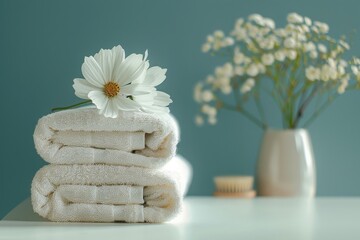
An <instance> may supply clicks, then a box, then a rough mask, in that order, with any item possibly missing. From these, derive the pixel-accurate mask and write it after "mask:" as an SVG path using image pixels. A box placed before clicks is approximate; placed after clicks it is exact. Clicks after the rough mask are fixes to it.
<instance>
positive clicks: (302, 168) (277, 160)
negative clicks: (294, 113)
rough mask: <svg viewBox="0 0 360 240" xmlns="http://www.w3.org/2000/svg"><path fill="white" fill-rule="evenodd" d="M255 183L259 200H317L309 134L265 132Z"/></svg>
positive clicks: (306, 132)
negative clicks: (268, 197)
mask: <svg viewBox="0 0 360 240" xmlns="http://www.w3.org/2000/svg"><path fill="white" fill-rule="evenodd" d="M256 180H257V187H258V194H259V195H260V196H284V197H314V196H315V192H316V171H315V159H314V154H313V150H312V144H311V140H310V136H309V133H308V131H307V130H305V129H293V130H292V129H291V130H290V129H289V130H272V129H268V130H266V131H265V133H264V137H263V142H262V145H261V149H260V155H259V159H258V163H257V176H256Z"/></svg>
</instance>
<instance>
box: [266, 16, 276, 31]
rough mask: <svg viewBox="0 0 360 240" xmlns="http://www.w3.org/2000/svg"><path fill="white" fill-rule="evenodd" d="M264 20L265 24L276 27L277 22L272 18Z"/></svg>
mask: <svg viewBox="0 0 360 240" xmlns="http://www.w3.org/2000/svg"><path fill="white" fill-rule="evenodd" d="M263 22H264V24H265V26H267V27H269V28H271V29H274V28H275V22H274V20H272V19H270V18H264V19H263Z"/></svg>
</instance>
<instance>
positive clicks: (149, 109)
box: [141, 105, 170, 113]
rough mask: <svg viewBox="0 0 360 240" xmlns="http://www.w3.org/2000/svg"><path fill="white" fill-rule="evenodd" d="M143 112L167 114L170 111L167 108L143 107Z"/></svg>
mask: <svg viewBox="0 0 360 240" xmlns="http://www.w3.org/2000/svg"><path fill="white" fill-rule="evenodd" d="M141 109H142V110H143V111H144V112H148V113H169V112H170V109H169V108H168V107H160V106H154V105H153V106H144V107H142V108H141Z"/></svg>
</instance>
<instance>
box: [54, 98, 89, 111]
mask: <svg viewBox="0 0 360 240" xmlns="http://www.w3.org/2000/svg"><path fill="white" fill-rule="evenodd" d="M87 103H91V100H86V101H83V102H79V103H76V104H74V105H70V106H67V107H56V108H52V109H51V111H52V112H56V111H62V110H66V109H71V108H74V107H77V106H80V105H84V104H87Z"/></svg>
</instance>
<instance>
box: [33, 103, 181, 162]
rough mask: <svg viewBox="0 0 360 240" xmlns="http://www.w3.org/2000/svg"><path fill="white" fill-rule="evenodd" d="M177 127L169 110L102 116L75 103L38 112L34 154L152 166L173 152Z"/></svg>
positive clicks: (56, 159)
mask: <svg viewBox="0 0 360 240" xmlns="http://www.w3.org/2000/svg"><path fill="white" fill-rule="evenodd" d="M178 131H179V130H178V126H177V123H176V121H175V120H174V118H173V117H172V116H171V115H169V114H149V113H142V112H122V113H120V115H119V116H118V117H117V118H105V117H103V116H102V115H100V114H99V113H98V110H97V109H95V108H80V109H73V110H66V111H61V112H57V113H53V114H49V115H47V116H44V117H42V118H41V119H40V120H39V122H38V124H37V126H36V128H35V132H34V142H35V147H36V150H37V152H38V154H39V155H40V156H41V157H42V158H43V159H44V160H45V161H47V162H49V163H53V164H94V163H104V164H113V165H122V166H139V167H147V168H158V167H161V166H163V165H164V164H165V163H166V162H167V161H169V160H170V159H171V158H172V157H173V156H174V155H175V152H176V144H177V143H178V138H179V133H178Z"/></svg>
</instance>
